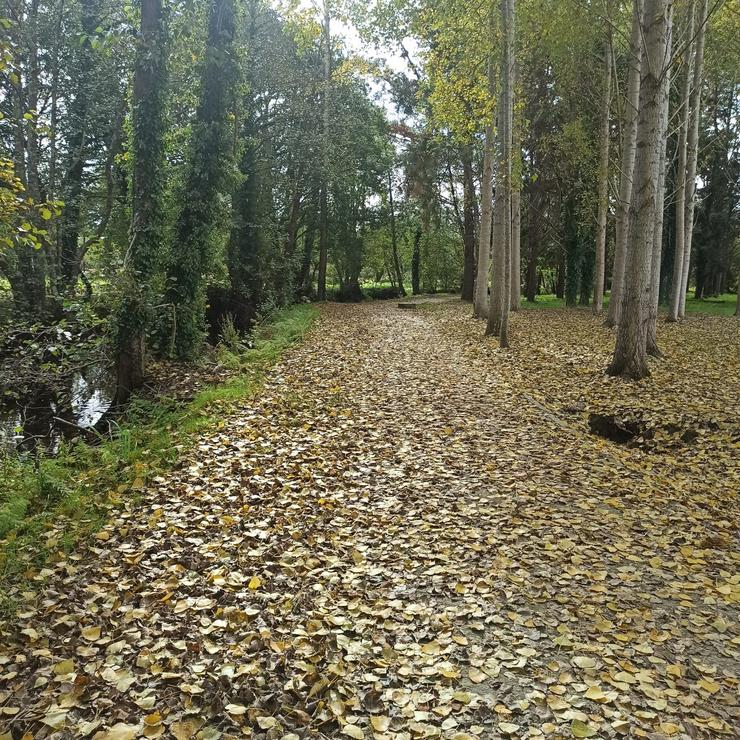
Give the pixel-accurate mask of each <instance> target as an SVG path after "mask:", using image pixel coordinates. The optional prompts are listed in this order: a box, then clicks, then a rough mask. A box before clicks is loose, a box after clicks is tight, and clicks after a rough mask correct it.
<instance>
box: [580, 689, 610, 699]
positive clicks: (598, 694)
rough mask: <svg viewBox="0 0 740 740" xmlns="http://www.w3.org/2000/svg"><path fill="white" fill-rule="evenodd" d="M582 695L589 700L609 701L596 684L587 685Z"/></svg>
mask: <svg viewBox="0 0 740 740" xmlns="http://www.w3.org/2000/svg"><path fill="white" fill-rule="evenodd" d="M584 696H585V697H586V698H587V699H591V701H600V702H604V701H609V697H608V696H607V695H606V694H605V693H604V692H603V691H602V690H601V689H600V688H599V687H598V686H589V687H588V689H586V693H585V694H584Z"/></svg>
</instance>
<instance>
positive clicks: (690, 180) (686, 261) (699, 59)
mask: <svg viewBox="0 0 740 740" xmlns="http://www.w3.org/2000/svg"><path fill="white" fill-rule="evenodd" d="M706 27H707V0H699V16H698V18H697V28H696V53H695V54H694V70H693V82H692V89H691V104H690V114H689V131H688V140H687V146H686V214H685V216H684V224H683V229H684V252H683V263H682V265H681V283H680V285H679V286H678V287H679V294H678V295H679V304H678V315H679V318H682V317H683V315H684V312H685V310H686V291H687V290H688V288H689V269H690V266H691V242H692V239H693V234H694V206H695V205H696V163H697V159H698V156H699V116H700V115H701V86H702V71H703V68H704V39H705V35H706Z"/></svg>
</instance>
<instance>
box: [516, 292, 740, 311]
mask: <svg viewBox="0 0 740 740" xmlns="http://www.w3.org/2000/svg"><path fill="white" fill-rule="evenodd" d="M736 301H737V296H736V295H735V294H734V293H724V294H723V295H721V296H716V297H714V298H707V299H699V300H697V299H696V298H694V294H693V292H692V293H689V294H688V295H687V297H686V313H703V314H710V315H713V316H732V315H733V314H734V313H735V304H736ZM608 305H609V295H608V294H607V295H605V296H604V308H607V306H608ZM522 308H529V309H538V308H565V300H564V299H563V298H556V297H555V296H554V295H552V294H549V295H538V296H537V300H536V301H535V302H534V303H529V302H528V301H527V300H526V298H523V299H522ZM574 308H578V309H580V310H587V311H590V310H591V307H590V306H574ZM660 310H661V311H665V306H661V307H660Z"/></svg>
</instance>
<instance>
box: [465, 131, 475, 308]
mask: <svg viewBox="0 0 740 740" xmlns="http://www.w3.org/2000/svg"><path fill="white" fill-rule="evenodd" d="M461 159H462V168H463V279H462V290H461V298H462V300H464V301H472V300H473V291H474V289H475V262H476V260H475V246H476V244H475V230H476V225H477V224H476V222H477V218H476V212H475V210H476V209H475V195H476V194H475V178H474V177H473V154H472V145H470V144H465V145H464V146H463V147H462V150H461Z"/></svg>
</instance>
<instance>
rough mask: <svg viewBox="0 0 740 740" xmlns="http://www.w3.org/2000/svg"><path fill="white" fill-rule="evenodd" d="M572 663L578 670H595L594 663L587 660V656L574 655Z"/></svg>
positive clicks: (589, 659)
mask: <svg viewBox="0 0 740 740" xmlns="http://www.w3.org/2000/svg"><path fill="white" fill-rule="evenodd" d="M572 663H573V664H574V665H577V666H578V667H579V668H596V661H595V660H594V659H593V658H589V657H588V656H587V655H576V657H575V658H573V660H572Z"/></svg>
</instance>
